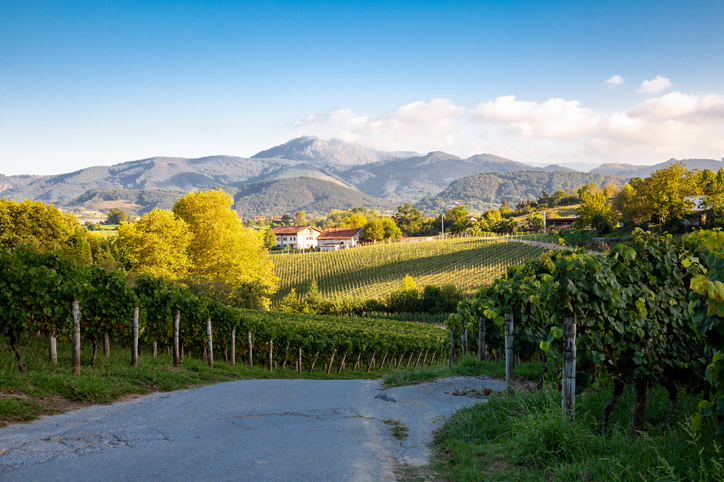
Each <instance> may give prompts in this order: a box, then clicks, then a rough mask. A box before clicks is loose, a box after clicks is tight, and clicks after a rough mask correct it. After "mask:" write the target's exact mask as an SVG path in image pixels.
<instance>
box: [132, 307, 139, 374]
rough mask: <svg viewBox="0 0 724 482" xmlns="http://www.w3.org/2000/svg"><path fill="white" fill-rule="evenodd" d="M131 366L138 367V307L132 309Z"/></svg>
mask: <svg viewBox="0 0 724 482" xmlns="http://www.w3.org/2000/svg"><path fill="white" fill-rule="evenodd" d="M131 366H132V367H137V366H138V306H134V307H133V338H132V343H131Z"/></svg>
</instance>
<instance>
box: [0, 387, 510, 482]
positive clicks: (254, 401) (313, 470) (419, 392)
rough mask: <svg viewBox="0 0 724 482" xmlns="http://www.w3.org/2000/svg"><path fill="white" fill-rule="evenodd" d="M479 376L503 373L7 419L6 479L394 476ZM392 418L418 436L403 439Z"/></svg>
mask: <svg viewBox="0 0 724 482" xmlns="http://www.w3.org/2000/svg"><path fill="white" fill-rule="evenodd" d="M470 388H474V389H480V388H493V389H495V390H502V389H503V388H504V384H503V383H501V382H494V381H490V380H485V379H481V378H464V377H455V378H448V379H445V380H440V381H438V382H433V383H426V384H422V385H415V386H408V387H399V388H392V389H387V390H381V382H380V381H379V380H321V381H317V380H245V381H237V382H228V383H222V384H218V385H212V386H207V387H202V388H198V389H195V390H182V391H177V392H169V393H158V394H153V395H149V396H147V397H143V398H139V399H137V400H134V401H130V402H125V403H117V404H114V405H105V406H94V407H88V408H84V409H81V410H77V411H74V412H69V413H66V414H62V415H56V416H53V417H47V418H44V419H41V420H38V421H35V422H33V423H30V424H17V425H13V426H9V427H6V428H2V429H0V480H3V481H8V482H9V481H15V480H18V481H29V480H43V481H48V480H76V481H84V480H108V481H112V480H174V481H185V480H260V481H266V480H270V481H274V480H284V481H307V480H309V481H379V480H394V472H393V471H394V469H395V468H396V467H397V466H399V465H420V464H424V463H426V462H427V460H428V457H429V456H430V452H431V451H430V448H429V446H428V444H429V443H430V441H431V435H432V431H433V429H434V427H435V426H436V424H437V423H439V422H440V421H441V419H442V417H444V416H446V415H448V414H450V413H451V412H452V411H453V410H455V409H457V408H459V407H461V406H463V405H466V404H471V403H476V402H478V401H479V400H478V399H474V398H470V397H467V396H454V395H452V392H453V390H455V389H458V390H462V389H470ZM445 392H448V393H445ZM380 396H382V398H379V397H380ZM384 398H387V400H385V399H384ZM392 400H395V401H392ZM388 419H392V420H401V421H402V423H403V424H404V425H405V426H406V427H408V428H409V430H410V432H409V437H408V438H406V439H404V440H402V441H398V440H397V439H395V438H394V437H393V436H392V433H391V427H390V426H389V425H387V424H385V423H383V422H382V421H383V420H388Z"/></svg>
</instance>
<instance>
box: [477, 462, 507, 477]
mask: <svg viewBox="0 0 724 482" xmlns="http://www.w3.org/2000/svg"><path fill="white" fill-rule="evenodd" d="M507 468H508V464H506V463H505V461H504V460H498V461H497V462H495V463H494V464H493V465H491V466H490V467H488V468H487V469H485V470H483V473H484V474H492V473H493V472H497V471H499V470H505V469H507Z"/></svg>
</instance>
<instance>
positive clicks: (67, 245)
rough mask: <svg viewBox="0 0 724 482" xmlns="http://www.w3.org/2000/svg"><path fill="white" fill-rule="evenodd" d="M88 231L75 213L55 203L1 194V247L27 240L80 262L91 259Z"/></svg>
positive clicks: (40, 247)
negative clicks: (63, 211) (15, 199)
mask: <svg viewBox="0 0 724 482" xmlns="http://www.w3.org/2000/svg"><path fill="white" fill-rule="evenodd" d="M87 238H88V231H87V230H86V229H84V228H83V226H81V225H80V223H78V220H77V219H76V218H75V217H74V216H73V215H71V214H64V213H61V212H60V211H59V210H58V209H56V208H55V207H54V206H53V205H52V204H50V205H46V204H44V203H42V202H40V201H33V200H31V199H26V200H25V201H23V202H17V201H12V200H8V199H5V198H0V248H17V247H19V246H23V245H25V244H29V245H31V246H33V248H34V249H35V250H37V251H58V252H62V253H65V254H66V255H68V256H70V257H72V258H73V259H75V260H76V261H78V262H80V263H89V262H90V261H91V256H92V255H91V250H90V246H89V245H88V239H87Z"/></svg>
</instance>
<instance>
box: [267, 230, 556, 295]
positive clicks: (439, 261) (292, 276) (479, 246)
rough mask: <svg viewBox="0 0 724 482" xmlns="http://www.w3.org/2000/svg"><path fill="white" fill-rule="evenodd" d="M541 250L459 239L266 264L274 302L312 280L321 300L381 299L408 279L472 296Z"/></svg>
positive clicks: (298, 256)
mask: <svg viewBox="0 0 724 482" xmlns="http://www.w3.org/2000/svg"><path fill="white" fill-rule="evenodd" d="M543 251H545V249H544V248H541V247H538V246H530V245H527V244H522V243H517V242H509V241H501V240H499V239H489V238H478V237H463V238H454V239H444V240H434V241H420V242H415V243H390V244H377V245H371V246H362V247H359V248H355V249H348V250H343V251H336V252H326V253H304V254H278V255H273V256H272V257H271V259H272V260H273V262H274V272H275V273H276V274H277V276H279V279H280V288H279V291H278V292H277V294H276V295H275V297H274V301H277V300H280V299H281V298H282V297H283V296H284V295H286V294H287V293H289V291H290V290H291V289H292V288H295V289H296V291H297V294H299V295H303V294H304V293H306V292H307V290H308V288H309V285H310V283H311V282H312V280H317V285H318V286H319V290H320V291H321V293H322V295H323V296H324V297H326V298H330V299H335V298H341V297H351V298H355V299H370V298H381V297H384V296H386V295H387V294H389V293H390V292H392V291H394V290H396V289H398V288H399V287H400V283H401V281H402V278H404V277H405V276H406V275H408V274H409V275H410V276H412V277H413V278H414V280H415V282H416V283H417V285H418V286H419V287H422V286H425V285H437V286H440V285H444V284H448V283H452V284H455V285H456V286H458V287H459V288H462V289H463V290H465V291H466V292H474V291H475V290H476V289H477V288H479V287H480V286H483V285H486V284H488V283H490V282H491V281H492V280H493V279H495V278H496V277H497V276H500V274H502V273H504V272H505V270H506V268H507V267H508V266H510V265H514V264H519V263H522V262H524V261H525V260H527V259H530V258H532V257H536V256H538V255H539V254H540V253H542V252H543Z"/></svg>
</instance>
